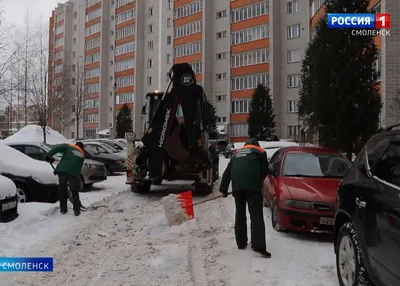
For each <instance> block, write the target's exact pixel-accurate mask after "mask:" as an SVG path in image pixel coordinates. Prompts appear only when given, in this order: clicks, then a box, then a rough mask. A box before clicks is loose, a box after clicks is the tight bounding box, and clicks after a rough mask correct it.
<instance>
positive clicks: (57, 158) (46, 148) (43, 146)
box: [40, 143, 62, 161]
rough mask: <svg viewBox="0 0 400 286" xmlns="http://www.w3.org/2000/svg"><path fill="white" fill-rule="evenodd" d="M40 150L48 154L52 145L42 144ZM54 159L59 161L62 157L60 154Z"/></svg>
mask: <svg viewBox="0 0 400 286" xmlns="http://www.w3.org/2000/svg"><path fill="white" fill-rule="evenodd" d="M40 148H42V149H43V150H44V151H46V152H49V151H50V149H51V148H53V145H50V144H47V143H42V144H40ZM53 157H54V159H56V160H57V161H60V160H61V158H62V155H61V154H60V153H57V154H55V155H54V156H53Z"/></svg>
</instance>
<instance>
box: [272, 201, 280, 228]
mask: <svg viewBox="0 0 400 286" xmlns="http://www.w3.org/2000/svg"><path fill="white" fill-rule="evenodd" d="M271 223H272V227H273V228H274V229H275V230H276V231H283V228H282V227H281V226H280V225H279V223H278V205H277V204H276V200H275V199H274V201H273V202H272V206H271Z"/></svg>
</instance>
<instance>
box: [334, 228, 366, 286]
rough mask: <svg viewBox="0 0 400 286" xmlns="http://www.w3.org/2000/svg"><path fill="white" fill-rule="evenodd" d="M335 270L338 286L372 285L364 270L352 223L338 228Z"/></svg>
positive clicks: (356, 235)
mask: <svg viewBox="0 0 400 286" xmlns="http://www.w3.org/2000/svg"><path fill="white" fill-rule="evenodd" d="M336 270H337V275H338V278H339V284H340V286H356V285H373V284H372V283H371V281H370V279H369V276H368V272H367V269H366V268H365V264H364V259H363V256H362V252H361V247H360V243H359V240H358V234H357V231H356V229H355V227H354V224H353V223H352V222H348V223H345V224H344V225H343V226H342V227H341V228H340V231H339V235H338V240H337V251H336Z"/></svg>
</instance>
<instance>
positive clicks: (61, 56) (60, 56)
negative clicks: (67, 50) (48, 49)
mask: <svg viewBox="0 0 400 286" xmlns="http://www.w3.org/2000/svg"><path fill="white" fill-rule="evenodd" d="M62 58H64V51H59V52H56V55H55V59H56V60H59V59H62Z"/></svg>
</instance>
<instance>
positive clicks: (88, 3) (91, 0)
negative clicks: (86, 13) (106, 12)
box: [86, 0, 101, 8]
mask: <svg viewBox="0 0 400 286" xmlns="http://www.w3.org/2000/svg"><path fill="white" fill-rule="evenodd" d="M100 2H101V0H86V8H89V7H90V6H93V5H94V4H97V3H100Z"/></svg>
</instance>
